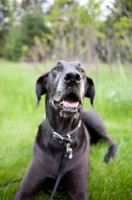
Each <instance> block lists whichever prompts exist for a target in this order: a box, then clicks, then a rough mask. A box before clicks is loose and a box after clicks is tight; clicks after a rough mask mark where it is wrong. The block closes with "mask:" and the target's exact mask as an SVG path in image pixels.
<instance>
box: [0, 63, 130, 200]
mask: <svg viewBox="0 0 132 200" xmlns="http://www.w3.org/2000/svg"><path fill="white" fill-rule="evenodd" d="M50 67H52V64H51V63H46V64H43V65H40V64H39V65H37V64H25V63H19V64H18V63H13V62H8V61H5V60H0V185H1V184H3V183H5V182H8V181H12V180H15V179H19V178H21V177H23V175H24V174H25V171H26V170H27V168H28V165H29V163H30V161H31V157H32V144H33V141H34V138H35V135H36V132H37V127H38V125H39V124H40V122H41V121H42V119H43V114H44V103H43V101H44V98H43V99H42V100H41V103H40V106H39V108H36V106H35V104H36V97H35V92H34V91H35V89H34V88H35V82H36V79H37V78H38V76H39V75H40V74H41V73H42V72H43V71H47V69H48V68H50ZM122 70H123V73H122ZM122 70H121V69H120V68H119V67H115V66H113V71H112V72H110V70H109V67H108V66H107V65H103V64H102V65H100V67H99V71H98V74H97V73H95V72H94V70H92V69H91V68H90V69H88V68H87V72H88V74H89V76H90V77H92V78H93V80H94V82H95V87H96V99H95V109H96V111H97V112H99V113H100V115H101V116H102V118H103V120H104V122H105V125H106V127H107V129H108V131H109V133H110V135H111V137H112V138H113V140H114V141H115V142H116V143H117V144H118V150H117V155H116V159H114V160H112V161H111V162H110V164H108V165H106V164H105V163H104V162H103V157H104V155H105V153H106V151H107V148H108V145H107V144H105V143H100V144H98V145H95V146H92V148H91V152H90V169H89V176H88V184H89V192H88V195H89V199H90V200H131V199H132V159H131V151H132V150H131V149H132V148H131V146H132V137H131V134H132V132H131V131H132V78H131V76H132V73H131V71H130V70H129V69H127V68H125V69H124V68H122ZM84 107H91V105H90V104H89V100H88V99H85V103H84ZM18 185H19V183H15V184H13V185H10V186H8V187H6V188H0V199H1V200H11V199H12V197H13V195H14V193H15V191H16V190H17V188H18ZM36 199H38V200H42V199H45V200H48V197H47V196H45V195H44V194H40V195H39V196H38V197H36ZM60 199H63V200H64V199H66V198H64V196H63V195H60Z"/></svg>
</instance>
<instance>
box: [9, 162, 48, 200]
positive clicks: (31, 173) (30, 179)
mask: <svg viewBox="0 0 132 200" xmlns="http://www.w3.org/2000/svg"><path fill="white" fill-rule="evenodd" d="M46 177H47V175H46V173H45V171H44V169H43V168H42V166H41V165H40V164H39V163H38V162H36V161H33V162H32V163H31V165H30V167H29V170H28V171H27V173H26V175H25V176H24V178H23V180H22V182H21V185H20V188H19V190H18V191H17V193H16V195H15V196H14V198H13V200H32V199H34V197H35V196H36V194H38V193H39V191H40V190H41V189H42V188H43V187H44V186H45V185H46Z"/></svg>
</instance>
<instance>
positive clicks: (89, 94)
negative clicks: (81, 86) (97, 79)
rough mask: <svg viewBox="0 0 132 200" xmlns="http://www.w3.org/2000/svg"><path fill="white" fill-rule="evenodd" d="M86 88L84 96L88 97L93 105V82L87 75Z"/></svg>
mask: <svg viewBox="0 0 132 200" xmlns="http://www.w3.org/2000/svg"><path fill="white" fill-rule="evenodd" d="M86 84H87V90H86V93H85V97H88V98H90V103H91V105H92V106H93V107H94V97H95V87H94V82H93V80H92V79H91V78H89V77H87V82H86Z"/></svg>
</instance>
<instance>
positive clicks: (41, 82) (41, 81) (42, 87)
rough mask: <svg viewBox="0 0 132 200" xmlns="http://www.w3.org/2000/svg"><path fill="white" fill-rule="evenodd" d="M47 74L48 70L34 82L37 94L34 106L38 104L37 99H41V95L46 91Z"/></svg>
mask: <svg viewBox="0 0 132 200" xmlns="http://www.w3.org/2000/svg"><path fill="white" fill-rule="evenodd" d="M48 74H49V72H47V73H44V74H42V75H41V76H40V77H39V78H38V80H37V82H36V96H37V103H36V106H37V107H38V106H39V101H40V99H41V96H42V95H43V94H46V93H47V78H48Z"/></svg>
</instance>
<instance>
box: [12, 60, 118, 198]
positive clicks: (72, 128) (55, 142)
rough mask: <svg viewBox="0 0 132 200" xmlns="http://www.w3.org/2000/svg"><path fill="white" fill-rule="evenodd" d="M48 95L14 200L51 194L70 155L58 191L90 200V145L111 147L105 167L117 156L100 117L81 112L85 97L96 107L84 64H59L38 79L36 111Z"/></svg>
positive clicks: (65, 62) (106, 156)
mask: <svg viewBox="0 0 132 200" xmlns="http://www.w3.org/2000/svg"><path fill="white" fill-rule="evenodd" d="M44 94H45V95H46V98H45V108H46V117H45V119H44V120H43V122H42V123H41V124H40V126H39V128H38V133H37V136H36V139H35V142H34V146H33V158H32V161H31V164H30V166H29V169H28V171H27V173H26V175H25V176H24V178H23V180H22V182H21V185H20V187H19V190H18V192H17V193H16V195H15V196H14V200H31V199H34V197H35V195H37V194H38V193H39V192H40V191H41V190H45V189H46V188H48V187H49V188H51V190H52V189H53V186H54V183H55V181H56V179H57V176H58V174H59V172H60V168H61V164H62V162H63V158H64V157H65V156H66V155H67V161H66V163H65V166H64V169H63V173H62V175H61V180H60V182H59V186H58V187H60V186H61V188H63V189H64V190H65V191H66V192H67V193H68V195H69V198H70V199H72V200H87V199H88V197H87V189H88V188H87V173H88V166H89V164H88V162H89V147H90V144H91V143H94V142H95V143H96V142H98V141H99V140H101V139H103V140H105V141H106V142H108V143H109V144H110V147H109V149H108V152H107V154H106V155H105V161H106V162H108V161H109V160H110V158H111V157H113V156H114V155H115V151H116V145H115V143H114V142H113V141H112V140H111V139H110V137H109V135H108V133H107V130H106V128H105V126H104V124H103V122H102V119H101V118H100V116H99V115H98V114H97V113H96V112H95V111H93V110H83V109H82V107H83V101H84V97H87V98H89V99H90V102H91V104H92V105H93V104H94V96H95V87H94V83H93V80H92V79H91V78H90V77H88V76H86V73H85V71H84V69H83V68H82V65H81V63H79V62H67V61H63V60H60V61H58V62H57V63H56V64H55V66H54V67H53V68H52V69H51V71H50V72H47V73H44V74H42V75H41V76H40V77H39V78H38V80H37V82H36V95H37V105H39V101H40V99H41V96H42V95H44Z"/></svg>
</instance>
